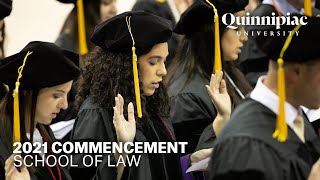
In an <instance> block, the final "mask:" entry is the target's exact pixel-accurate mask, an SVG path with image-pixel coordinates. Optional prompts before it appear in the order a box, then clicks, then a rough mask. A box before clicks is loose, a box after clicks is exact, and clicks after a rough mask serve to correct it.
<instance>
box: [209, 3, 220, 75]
mask: <svg viewBox="0 0 320 180" xmlns="http://www.w3.org/2000/svg"><path fill="white" fill-rule="evenodd" d="M206 1H207V3H208V4H209V5H210V6H212V8H213V12H214V67H213V72H212V74H214V72H215V71H216V70H218V71H222V64H221V52H220V30H219V16H218V10H217V9H216V7H215V6H214V5H213V4H212V3H211V2H210V1H209V0H206Z"/></svg>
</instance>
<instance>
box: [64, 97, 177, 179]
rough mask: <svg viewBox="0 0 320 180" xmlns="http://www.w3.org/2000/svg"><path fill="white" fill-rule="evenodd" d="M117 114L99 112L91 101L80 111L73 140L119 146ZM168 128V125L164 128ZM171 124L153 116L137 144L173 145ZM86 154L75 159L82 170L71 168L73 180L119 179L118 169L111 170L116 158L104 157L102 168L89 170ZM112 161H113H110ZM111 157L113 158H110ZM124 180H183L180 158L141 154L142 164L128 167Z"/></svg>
mask: <svg viewBox="0 0 320 180" xmlns="http://www.w3.org/2000/svg"><path fill="white" fill-rule="evenodd" d="M112 117H113V110H111V111H108V110H106V109H103V108H99V107H98V106H97V105H96V104H94V102H93V100H92V99H91V98H88V99H87V100H86V101H85V102H83V104H82V105H81V108H80V110H79V114H78V117H77V119H76V122H75V126H74V130H73V133H72V140H73V141H78V142H83V141H91V142H116V141H117V138H116V132H115V129H114V126H113V122H112V121H113V120H112ZM164 124H165V125H164ZM168 129H170V128H168V124H167V123H166V122H164V121H162V120H160V118H159V117H158V116H157V115H154V116H151V118H150V119H149V121H148V124H146V126H144V127H143V128H142V129H141V128H137V132H136V136H135V139H134V141H139V142H157V141H163V142H172V141H173V139H172V135H171V132H170V133H169V130H168ZM84 155H85V154H77V155H73V157H74V158H73V159H74V160H73V161H74V164H77V165H78V167H77V168H75V167H73V168H71V169H70V174H71V176H72V177H73V179H79V178H81V179H84V180H85V179H92V178H93V179H110V180H113V179H116V177H117V169H116V167H108V164H115V163H116V162H115V157H114V155H113V154H103V157H104V158H103V162H102V163H101V164H99V166H98V167H97V168H96V167H91V168H87V167H85V166H84V165H83V164H82V158H83V156H84ZM108 157H109V159H111V161H109V160H108ZM110 157H111V158H110ZM122 179H132V180H138V179H139V180H140V179H141V180H142V179H148V180H179V179H181V169H180V163H179V158H178V155H177V154H141V159H140V163H139V165H138V166H137V167H128V166H126V167H125V169H124V172H123V175H122Z"/></svg>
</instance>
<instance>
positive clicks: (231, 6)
mask: <svg viewBox="0 0 320 180" xmlns="http://www.w3.org/2000/svg"><path fill="white" fill-rule="evenodd" d="M209 2H210V3H212V4H213V5H214V6H215V8H216V9H217V10H218V15H219V17H222V15H223V14H226V13H236V12H238V11H242V10H244V7H245V6H246V5H247V4H248V0H209ZM213 22H214V13H213V9H212V6H210V4H209V3H208V2H207V1H206V0H196V1H195V2H194V3H193V4H192V5H191V6H190V7H189V8H188V9H187V10H186V11H185V12H184V13H183V14H182V15H181V18H180V20H179V22H178V23H177V25H176V27H175V29H174V32H176V33H178V34H191V33H194V32H197V31H199V27H200V26H203V25H205V24H213Z"/></svg>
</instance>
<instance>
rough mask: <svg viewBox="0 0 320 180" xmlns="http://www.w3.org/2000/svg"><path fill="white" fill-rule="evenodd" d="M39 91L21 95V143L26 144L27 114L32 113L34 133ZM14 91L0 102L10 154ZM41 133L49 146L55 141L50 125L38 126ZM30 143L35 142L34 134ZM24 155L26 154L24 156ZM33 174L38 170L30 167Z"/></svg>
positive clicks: (6, 144)
mask: <svg viewBox="0 0 320 180" xmlns="http://www.w3.org/2000/svg"><path fill="white" fill-rule="evenodd" d="M38 93H39V90H33V91H23V92H20V93H19V110H20V134H21V142H22V143H23V142H26V129H25V122H26V119H25V113H26V112H27V111H30V117H29V118H30V121H29V122H30V132H33V131H34V118H35V113H36V105H37V98H38ZM11 94H12V91H10V93H7V94H6V96H5V97H4V98H3V99H2V100H1V101H0V127H1V131H2V133H3V134H2V135H1V136H0V138H2V141H3V142H4V144H5V147H4V148H5V149H6V150H7V151H8V152H12V151H13V149H12V142H13V136H12V132H13V97H12V95H11ZM37 127H38V128H39V130H40V132H41V133H42V134H43V135H44V137H45V138H46V140H47V141H48V143H49V144H52V143H53V142H54V141H55V138H54V135H53V133H52V131H51V129H50V127H49V126H48V125H43V124H38V125H37ZM30 142H33V133H30ZM23 155H24V154H23ZM30 170H31V171H32V172H36V171H37V170H38V169H37V168H35V167H30Z"/></svg>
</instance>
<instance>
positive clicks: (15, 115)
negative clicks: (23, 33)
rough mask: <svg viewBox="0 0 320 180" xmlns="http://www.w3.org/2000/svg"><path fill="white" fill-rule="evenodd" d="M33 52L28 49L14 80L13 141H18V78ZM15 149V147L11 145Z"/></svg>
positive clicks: (19, 138)
mask: <svg viewBox="0 0 320 180" xmlns="http://www.w3.org/2000/svg"><path fill="white" fill-rule="evenodd" d="M32 53H33V52H30V51H28V53H27V55H26V56H25V57H24V59H23V64H22V65H21V66H20V67H19V68H18V74H19V75H18V78H17V81H16V87H15V89H14V90H13V94H12V95H13V143H14V142H20V141H21V136H20V111H19V86H20V78H21V77H22V71H23V68H24V66H25V64H26V60H27V58H28V56H29V55H30V54H32ZM13 149H15V147H13Z"/></svg>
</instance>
